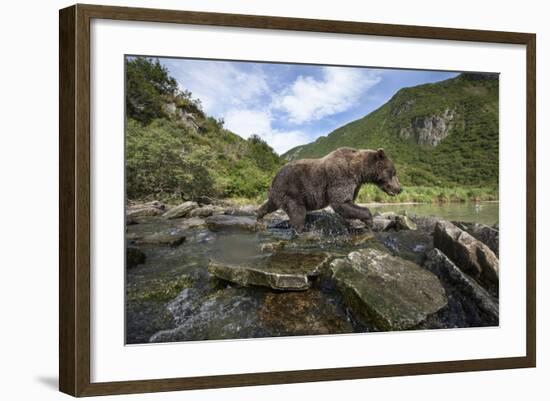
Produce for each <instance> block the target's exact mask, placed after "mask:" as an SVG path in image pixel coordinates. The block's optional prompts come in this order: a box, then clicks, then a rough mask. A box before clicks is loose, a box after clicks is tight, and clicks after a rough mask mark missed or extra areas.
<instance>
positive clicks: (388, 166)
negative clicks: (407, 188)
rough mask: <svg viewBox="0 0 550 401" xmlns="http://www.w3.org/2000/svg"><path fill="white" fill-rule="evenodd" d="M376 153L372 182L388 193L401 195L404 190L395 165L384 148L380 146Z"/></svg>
mask: <svg viewBox="0 0 550 401" xmlns="http://www.w3.org/2000/svg"><path fill="white" fill-rule="evenodd" d="M375 152H376V153H375V154H374V160H375V161H374V166H373V170H371V171H372V176H371V177H372V182H373V183H374V184H376V186H378V188H380V189H381V190H382V191H384V192H385V193H387V194H388V195H391V196H395V195H399V194H400V193H401V191H402V189H401V183H400V182H399V178H397V174H396V171H395V165H394V164H393V162H392V161H391V159H390V158H389V157H388V156H386V153H385V152H384V149H382V148H380V149H378V150H377V151H375Z"/></svg>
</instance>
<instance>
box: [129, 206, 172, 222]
mask: <svg viewBox="0 0 550 401" xmlns="http://www.w3.org/2000/svg"><path fill="white" fill-rule="evenodd" d="M165 210H166V206H165V205H164V203H161V202H159V201H152V202H147V203H136V204H133V205H130V206H128V207H127V208H126V218H127V221H128V222H130V223H134V224H135V223H137V221H136V220H135V218H136V217H151V216H160V215H161V214H163V213H164V211H165Z"/></svg>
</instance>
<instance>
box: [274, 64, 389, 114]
mask: <svg viewBox="0 0 550 401" xmlns="http://www.w3.org/2000/svg"><path fill="white" fill-rule="evenodd" d="M380 79H381V77H380V75H379V74H377V73H374V72H372V71H365V70H359V69H357V68H335V67H323V78H322V79H321V80H317V79H315V78H313V77H311V76H306V77H304V76H299V77H298V78H297V79H296V80H295V81H294V83H293V84H292V85H291V86H290V87H289V88H287V89H286V90H284V91H283V92H282V93H281V94H278V95H276V96H274V100H273V105H272V106H273V107H274V108H276V109H280V110H283V111H284V112H286V113H288V115H289V120H290V122H292V123H295V124H302V123H306V122H309V121H315V120H320V119H321V118H323V117H325V116H329V115H332V114H336V113H339V112H342V111H345V110H348V109H349V108H351V107H353V106H354V105H355V104H356V103H357V101H358V100H359V98H360V96H361V95H362V94H363V93H364V92H365V91H366V90H368V89H369V88H371V87H372V86H374V85H376V84H377V83H378V82H380Z"/></svg>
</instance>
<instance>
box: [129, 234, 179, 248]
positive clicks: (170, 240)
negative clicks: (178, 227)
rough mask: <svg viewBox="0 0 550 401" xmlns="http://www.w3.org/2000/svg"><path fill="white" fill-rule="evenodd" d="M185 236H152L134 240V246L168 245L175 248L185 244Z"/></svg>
mask: <svg viewBox="0 0 550 401" xmlns="http://www.w3.org/2000/svg"><path fill="white" fill-rule="evenodd" d="M185 239H186V237H185V235H182V234H176V235H170V234H152V235H149V236H146V237H141V238H135V239H133V240H132V242H133V243H134V244H146V245H166V246H171V247H173V248H175V247H177V246H180V245H181V244H183V243H184V242H185Z"/></svg>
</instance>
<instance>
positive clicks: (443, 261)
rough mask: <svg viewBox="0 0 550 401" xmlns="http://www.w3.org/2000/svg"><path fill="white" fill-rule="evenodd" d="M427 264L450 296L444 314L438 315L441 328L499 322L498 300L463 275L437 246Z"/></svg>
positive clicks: (428, 257) (495, 323)
mask: <svg viewBox="0 0 550 401" xmlns="http://www.w3.org/2000/svg"><path fill="white" fill-rule="evenodd" d="M424 267H425V268H427V269H428V270H429V271H431V272H432V273H434V274H435V275H436V276H437V277H438V278H439V280H440V281H441V283H442V284H443V287H444V288H445V291H446V293H447V297H448V299H449V304H448V307H447V308H446V311H445V313H442V314H441V316H438V318H439V325H440V326H441V327H472V326H491V325H493V326H496V325H498V323H499V305H498V300H497V299H496V298H494V297H493V296H491V294H489V292H487V290H485V289H484V288H483V287H481V286H480V285H479V284H478V283H477V282H476V281H475V280H473V279H472V278H470V277H469V276H468V275H466V274H464V272H462V270H460V269H459V268H458V267H457V266H456V265H455V264H454V263H453V262H452V261H451V260H450V259H449V258H448V257H447V256H445V254H444V253H443V252H441V251H440V250H439V249H437V248H436V249H433V250H431V251H430V252H429V253H428V255H427V259H426V262H425V263H424Z"/></svg>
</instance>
